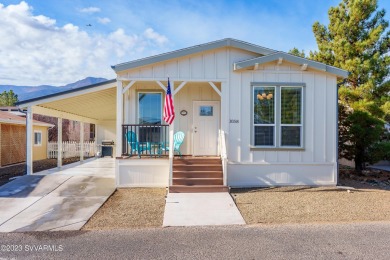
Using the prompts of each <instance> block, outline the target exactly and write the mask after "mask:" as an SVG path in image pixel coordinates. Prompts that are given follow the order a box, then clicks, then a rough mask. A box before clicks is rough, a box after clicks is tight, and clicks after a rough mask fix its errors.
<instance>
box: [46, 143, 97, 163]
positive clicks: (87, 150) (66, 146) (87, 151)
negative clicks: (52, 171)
mask: <svg viewBox="0 0 390 260" xmlns="http://www.w3.org/2000/svg"><path fill="white" fill-rule="evenodd" d="M80 148H81V146H80V143H79V142H74V141H67V142H62V158H71V157H79V156H80ZM97 152H98V146H97V145H96V142H84V156H85V157H93V156H95V155H96V153H97ZM57 153H58V142H49V143H48V146H47V158H49V159H52V158H57Z"/></svg>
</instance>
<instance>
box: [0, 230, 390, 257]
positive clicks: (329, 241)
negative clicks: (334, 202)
mask: <svg viewBox="0 0 390 260" xmlns="http://www.w3.org/2000/svg"><path fill="white" fill-rule="evenodd" d="M0 241H1V242H0V243H1V251H0V259H12V258H14V259H389V255H390V222H382V223H378V222H377V223H357V224H316V225H277V226H276V225H275V226H271V225H270V226H257V227H254V226H246V227H244V226H228V227H226V226H225V227H193V228H188V227H187V228H157V229H138V230H119V231H104V232H103V231H101V232H98V231H93V232H92V231H91V232H85V231H59V232H35V233H8V234H0ZM7 245H8V247H7ZM12 245H13V246H12ZM7 250H20V251H19V252H7ZM50 250H52V251H51V252H50Z"/></svg>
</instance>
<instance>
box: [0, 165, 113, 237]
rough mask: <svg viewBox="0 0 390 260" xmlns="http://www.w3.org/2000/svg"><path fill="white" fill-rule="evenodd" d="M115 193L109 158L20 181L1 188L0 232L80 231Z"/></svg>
mask: <svg viewBox="0 0 390 260" xmlns="http://www.w3.org/2000/svg"><path fill="white" fill-rule="evenodd" d="M114 191H115V161H114V160H113V159H111V158H101V159H96V160H90V161H87V162H84V163H82V164H80V163H76V164H73V165H71V166H66V167H64V168H63V169H60V170H58V169H54V170H50V171H44V172H41V173H37V174H34V175H30V176H23V177H20V178H18V179H16V180H14V181H12V182H9V183H7V184H6V185H3V186H1V187H0V212H1V214H0V232H24V231H49V230H50V231H57V230H79V229H80V228H81V227H82V226H83V225H84V224H85V223H86V222H87V221H88V220H89V218H90V217H91V216H92V215H93V214H94V213H95V212H96V210H98V209H99V208H100V206H101V205H102V204H103V203H104V202H105V201H106V200H107V199H108V197H109V196H110V195H111V194H112V193H113V192H114Z"/></svg>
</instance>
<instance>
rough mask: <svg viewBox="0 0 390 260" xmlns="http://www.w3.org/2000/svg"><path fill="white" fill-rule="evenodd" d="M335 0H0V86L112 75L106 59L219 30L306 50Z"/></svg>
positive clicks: (196, 40) (201, 39)
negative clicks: (315, 24) (316, 24)
mask: <svg viewBox="0 0 390 260" xmlns="http://www.w3.org/2000/svg"><path fill="white" fill-rule="evenodd" d="M339 2H340V1H339V0H337V1H336V0H329V1H327V0H317V1H313V0H295V1H291V0H290V1H288V0H279V1H274V0H270V1H218V0H217V1H211V0H208V1H203V0H197V1H192V0H189V1H169V0H166V1H138V0H137V1H136V0H133V1H131V0H110V1H103V0H101V1H99V0H95V1H90V0H84V1H81V0H63V1H58V0H25V1H24V2H21V1H13V0H12V1H10V0H8V1H5V0H0V4H1V5H0V39H6V40H2V41H0V85H2V84H14V85H25V84H28V85H40V84H54V85H62V84H66V83H70V82H73V81H76V80H79V79H82V78H84V77H86V76H96V77H106V78H113V77H114V76H115V74H114V73H113V71H112V70H111V68H110V65H114V64H117V63H120V62H125V61H130V60H133V59H138V58H142V57H146V56H150V55H154V54H158V53H162V52H166V51H172V50H175V49H180V48H185V47H189V46H192V45H196V44H200V43H205V42H209V41H214V40H218V39H222V38H226V37H231V38H236V39H239V40H244V41H248V42H251V43H254V44H258V45H261V46H264V47H268V48H272V49H276V50H281V51H288V50H290V49H291V48H293V47H297V48H299V49H304V50H305V51H309V50H314V49H316V43H315V40H314V37H313V33H312V25H313V23H314V22H315V21H320V22H321V23H327V22H328V18H327V11H328V9H329V8H330V7H331V6H336V5H337V4H338V3H339ZM379 7H380V8H385V9H386V10H388V11H389V12H390V1H384V0H381V1H379ZM387 19H388V20H390V14H387ZM87 24H91V25H92V26H86V25H87Z"/></svg>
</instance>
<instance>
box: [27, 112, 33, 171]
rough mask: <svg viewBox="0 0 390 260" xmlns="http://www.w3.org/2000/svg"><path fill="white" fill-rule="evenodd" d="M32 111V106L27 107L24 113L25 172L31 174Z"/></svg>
mask: <svg viewBox="0 0 390 260" xmlns="http://www.w3.org/2000/svg"><path fill="white" fill-rule="evenodd" d="M33 138H34V132H33V111H32V107H31V106H29V107H27V115H26V174H27V175H31V174H33V148H34V147H33Z"/></svg>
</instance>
